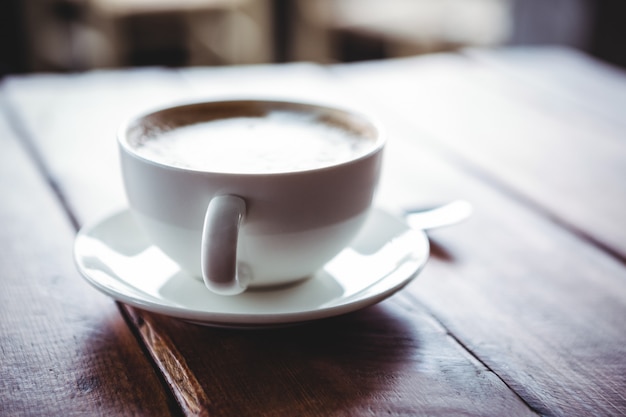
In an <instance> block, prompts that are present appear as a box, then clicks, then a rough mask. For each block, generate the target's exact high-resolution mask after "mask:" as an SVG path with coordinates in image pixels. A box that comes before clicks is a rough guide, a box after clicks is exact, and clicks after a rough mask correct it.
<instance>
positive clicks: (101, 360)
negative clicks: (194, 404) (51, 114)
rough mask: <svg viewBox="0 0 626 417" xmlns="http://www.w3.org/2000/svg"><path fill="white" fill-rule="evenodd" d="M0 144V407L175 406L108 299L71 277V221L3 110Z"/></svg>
mask: <svg viewBox="0 0 626 417" xmlns="http://www.w3.org/2000/svg"><path fill="white" fill-rule="evenodd" d="M2 104H3V105H4V104H6V103H2ZM2 108H3V109H4V107H2ZM0 149H2V151H1V152H0V194H1V195H2V203H0V223H1V224H2V227H1V228H0V242H1V247H2V250H1V251H0V288H1V291H0V349H1V360H0V415H3V416H42V415H48V416H54V415H59V416H61V415H62V416H84V415H90V416H111V415H116V416H131V415H151V416H165V415H172V414H175V413H176V405H175V403H174V402H173V401H171V400H170V399H169V398H168V396H167V395H166V394H165V391H164V390H163V387H162V384H161V383H160V381H159V378H158V376H157V374H156V373H155V372H154V370H153V368H152V366H151V365H150V363H149V361H148V360H147V359H146V357H145V356H144V355H143V352H142V350H141V348H140V346H139V344H138V343H137V340H136V339H135V337H134V336H133V335H132V333H131V332H130V331H129V329H128V327H127V325H126V323H125V321H124V320H123V318H122V316H121V315H120V313H119V310H118V309H117V306H116V304H115V303H114V302H113V301H112V300H110V299H108V298H107V297H104V296H102V295H100V294H98V293H97V292H95V291H93V289H92V288H90V287H89V286H88V285H86V284H85V282H84V281H83V280H82V279H81V278H80V277H79V276H78V273H77V272H76V269H75V267H74V265H73V264H72V259H71V253H72V243H73V237H74V233H75V230H73V229H72V226H71V223H70V221H69V220H68V218H67V215H66V213H65V212H64V211H63V208H62V206H61V205H60V204H59V201H58V200H57V196H56V195H54V193H53V192H52V191H51V188H50V184H49V183H48V182H47V180H46V178H44V177H43V176H42V175H41V173H40V171H39V168H38V167H37V166H36V165H35V164H33V162H32V161H31V160H30V159H29V156H28V155H27V153H26V152H25V151H24V148H23V147H22V146H21V145H20V143H18V138H17V137H16V132H15V131H14V130H13V129H12V128H11V126H9V123H8V121H7V119H6V118H5V117H4V115H0Z"/></svg>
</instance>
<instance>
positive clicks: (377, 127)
mask: <svg viewBox="0 0 626 417" xmlns="http://www.w3.org/2000/svg"><path fill="white" fill-rule="evenodd" d="M237 103H239V104H246V103H248V104H254V103H258V104H263V105H268V106H270V107H271V106H276V107H281V106H283V107H284V106H297V107H299V108H301V109H306V108H309V109H319V110H321V111H331V112H339V113H341V114H343V115H349V116H352V117H356V118H358V119H360V120H361V121H363V122H365V123H366V124H368V125H369V127H370V128H371V129H372V130H373V132H374V133H375V137H374V138H373V141H374V143H373V145H372V147H371V149H369V150H368V151H367V152H365V153H363V154H362V155H359V156H358V157H356V158H351V159H348V160H345V161H341V162H337V163H333V164H331V165H326V166H321V167H314V168H308V169H303V170H295V171H278V172H260V173H254V172H252V173H248V172H228V171H226V172H224V171H211V170H207V169H199V168H193V167H180V166H176V165H171V164H167V163H164V162H159V161H155V160H153V159H150V158H146V157H143V156H142V155H140V154H138V153H137V152H136V151H135V149H134V147H133V146H132V145H131V144H130V142H129V140H128V138H129V135H128V132H129V130H130V128H131V127H132V126H133V125H136V124H137V123H138V122H139V121H140V120H141V119H145V118H147V117H149V116H151V115H155V114H157V113H160V112H165V111H171V110H176V109H182V108H185V107H189V108H192V107H197V106H203V105H215V106H218V105H220V104H228V105H232V104H237ZM117 142H118V145H119V146H120V147H121V149H123V150H124V152H125V153H126V154H127V155H129V156H131V157H133V158H135V159H138V160H140V161H142V162H144V163H148V164H151V165H154V166H157V167H159V168H161V169H167V170H172V171H178V172H189V173H198V174H209V175H225V176H246V177H247V176H254V177H261V176H280V175H286V174H287V175H297V174H306V173H311V172H320V171H326V170H331V169H335V168H337V167H342V166H347V165H351V164H354V163H357V162H358V161H361V160H364V159H368V158H370V157H372V156H374V155H376V154H378V153H380V152H381V151H382V149H383V148H384V146H385V144H386V142H387V140H386V135H385V134H384V131H383V129H382V127H381V124H380V123H379V122H378V120H377V119H376V118H375V117H373V116H371V115H369V114H366V113H364V112H361V111H357V110H355V109H351V108H347V107H345V106H337V105H333V104H325V103H316V102H312V101H301V100H285V99H263V98H222V99H214V100H213V99H209V100H206V99H205V100H196V101H184V102H178V103H170V104H166V105H160V106H156V107H152V108H150V109H147V110H146V109H144V110H143V111H140V112H136V113H135V114H133V115H131V116H129V117H127V118H126V119H125V120H124V121H123V122H122V123H121V124H120V126H119V128H118V130H117Z"/></svg>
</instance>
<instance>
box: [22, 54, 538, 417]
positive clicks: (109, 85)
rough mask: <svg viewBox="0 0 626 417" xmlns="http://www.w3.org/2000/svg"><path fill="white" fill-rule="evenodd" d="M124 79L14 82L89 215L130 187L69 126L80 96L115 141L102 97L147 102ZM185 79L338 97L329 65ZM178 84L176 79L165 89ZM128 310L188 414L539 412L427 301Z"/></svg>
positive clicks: (49, 156)
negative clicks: (347, 308)
mask: <svg viewBox="0 0 626 417" xmlns="http://www.w3.org/2000/svg"><path fill="white" fill-rule="evenodd" d="M123 74H124V73H119V74H91V75H88V76H85V77H86V78H85V79H84V80H85V82H82V83H77V84H74V83H73V82H71V81H70V80H69V79H66V78H64V77H58V78H57V79H55V80H54V84H52V83H51V84H49V88H47V89H42V88H35V86H36V85H37V83H38V80H37V79H34V80H32V83H31V80H15V81H14V82H13V83H12V85H11V86H10V87H11V88H10V92H11V94H10V100H11V101H12V102H13V103H15V105H16V106H18V107H19V114H20V117H21V119H22V120H25V121H27V123H28V127H29V131H30V132H34V133H33V138H34V140H35V141H36V142H37V144H38V148H39V149H40V150H42V151H43V152H44V157H45V160H46V162H47V163H48V164H49V165H50V166H52V167H65V169H66V171H64V172H65V175H63V176H60V178H59V181H60V182H61V185H62V189H63V190H66V191H67V196H68V202H69V204H70V205H71V207H72V208H73V210H75V212H76V217H77V218H78V219H86V218H90V217H92V216H93V213H94V212H95V211H96V209H94V205H93V203H92V202H91V201H90V200H92V199H98V200H99V199H101V197H100V195H106V196H112V198H113V197H114V196H119V195H121V191H120V187H121V185H120V184H119V183H118V182H116V181H106V180H101V179H99V178H94V176H93V175H89V173H88V172H84V171H82V168H81V166H82V165H72V164H70V165H69V166H65V165H64V164H63V163H62V161H63V159H64V158H68V157H70V155H76V153H78V150H79V149H80V152H81V155H82V157H83V158H84V160H85V161H96V160H99V158H100V155H99V153H98V152H97V150H98V149H100V146H102V145H99V144H95V143H93V144H92V146H90V147H85V148H83V147H78V145H77V143H80V141H79V140H77V139H76V138H72V135H75V131H74V130H73V129H72V128H71V127H70V125H69V124H68V123H64V121H67V120H68V116H67V115H70V114H73V112H74V111H75V109H76V106H77V103H80V100H78V99H77V98H76V97H81V96H85V97H89V98H90V100H91V101H92V102H94V103H102V106H101V107H100V108H99V110H98V111H95V112H91V113H89V114H87V113H86V114H85V115H84V117H86V118H87V119H86V120H84V121H83V122H82V123H81V126H84V127H85V130H84V131H82V130H81V136H82V137H90V138H93V140H94V142H96V141H102V140H107V141H108V140H109V138H108V137H105V136H104V135H102V134H101V133H100V132H97V131H95V126H98V123H96V122H95V121H91V122H90V119H89V118H90V117H101V116H100V115H101V114H102V113H107V112H109V111H113V110H111V109H110V108H109V107H108V106H109V104H108V102H107V101H106V100H101V98H100V96H101V95H105V96H110V97H115V96H118V97H119V99H118V100H111V101H110V102H111V103H113V102H117V101H120V100H122V97H124V99H125V100H130V101H135V100H138V99H137V97H135V95H136V94H140V93H141V89H137V90H136V89H134V85H133V84H132V83H131V82H128V81H125V80H124V79H125V76H124V75H123ZM127 76H128V80H137V77H136V76H135V75H133V74H132V73H130V74H128V75H127ZM183 76H184V77H183V78H184V79H185V80H186V81H185V83H186V84H181V85H180V86H178V88H183V87H184V86H185V85H186V88H187V89H188V94H189V97H199V96H211V97H214V96H217V95H223V94H237V93H239V92H240V91H243V90H246V91H252V92H254V93H258V94H267V93H268V91H269V90H270V89H272V88H273V87H274V86H277V85H278V86H280V87H279V88H280V89H281V92H280V93H281V94H285V95H289V94H298V91H300V93H299V94H301V95H302V96H303V97H307V94H311V96H310V97H317V98H322V96H324V95H325V96H326V99H327V100H328V93H329V90H328V89H325V90H323V91H318V90H317V88H318V87H320V78H319V77H320V75H319V70H315V69H314V70H312V69H311V67H309V66H306V65H305V66H294V67H286V68H283V69H282V70H279V71H277V72H274V71H273V70H271V71H270V70H268V69H267V68H265V67H255V68H248V69H239V70H236V71H234V72H231V71H225V70H223V69H215V70H193V71H191V70H190V72H188V73H187V72H185V73H184V74H183ZM88 77H92V78H91V80H92V81H93V85H95V86H96V87H95V88H90V83H89V82H86V81H87V79H88ZM107 79H108V80H114V79H115V80H117V82H116V83H113V82H109V81H107ZM169 80H170V77H169V76H166V77H165V80H164V84H166V85H167V84H168V83H169ZM323 80H324V79H323V78H322V84H323ZM151 83H152V88H153V89H154V91H160V88H161V87H162V85H161V83H159V82H158V79H156V78H155V79H152V80H151ZM245 85H247V86H248V87H245ZM253 85H256V86H264V87H256V88H252V86H253ZM219 86H231V87H232V89H231V90H229V91H227V90H228V89H227V88H221V89H220V88H219ZM298 86H300V87H298ZM326 87H328V85H326ZM331 87H332V86H331ZM248 88H249V89H248ZM297 88H300V90H297ZM61 90H62V91H63V95H62V99H59V100H57V101H56V102H55V106H54V107H51V106H48V107H46V108H41V107H36V108H38V109H39V112H40V113H39V116H38V117H34V116H33V110H32V107H31V106H37V104H36V103H38V102H46V101H48V100H50V99H51V97H60V95H59V93H60V91H61ZM332 90H333V89H332V88H331V89H330V91H331V92H332ZM311 91H312V92H311ZM274 92H275V91H274ZM307 92H308V93H307ZM275 93H276V92H275ZM275 95H276V94H273V96H275ZM42 120H56V123H55V125H54V129H45V128H44V127H43V126H42V125H41V121H42ZM89 126H92V130H90V129H89V128H88V127H89ZM51 138H55V140H58V142H57V145H58V146H56V147H52V146H46V145H45V143H46V142H48V141H50V140H51ZM112 162H113V160H112V159H111V160H109V162H107V163H106V164H107V166H106V167H105V166H102V171H101V172H107V173H109V172H111V173H112V172H114V171H116V170H117V169H118V168H117V166H116V164H113V163H112ZM85 163H86V164H89V162H85ZM58 169H59V170H60V168H58ZM53 172H57V171H56V170H53ZM59 172H60V171H59ZM78 175H87V177H86V178H85V180H84V181H85V182H89V181H90V179H94V181H95V183H97V185H98V186H97V187H88V186H85V187H80V192H78V191H79V190H78V186H77V185H76V183H75V182H73V181H69V180H68V179H69V178H71V177H73V176H78ZM118 202H119V201H117V202H116V203H118ZM110 206H112V205H110ZM98 210H99V209H98ZM127 311H128V312H129V315H130V317H131V318H132V320H133V322H134V323H135V325H136V327H137V329H138V331H139V332H140V334H141V335H142V337H143V338H144V342H145V344H146V347H147V349H148V350H149V351H150V352H151V354H152V355H153V357H154V358H155V360H156V361H157V363H158V364H159V366H160V368H161V370H162V371H163V372H164V374H165V378H166V379H167V380H168V382H169V383H170V384H171V388H172V390H173V392H174V393H175V395H176V396H177V398H178V400H179V402H180V403H181V405H182V407H183V409H184V411H185V412H186V414H188V415H201V414H202V413H205V414H211V415H233V414H234V415H281V414H283V415H284V414H285V413H288V414H297V415H333V414H337V415H378V414H386V413H389V414H392V415H401V414H414V413H424V414H429V415H449V414H459V415H460V414H470V415H487V416H488V415H494V416H496V415H503V414H507V415H520V416H521V415H536V414H535V413H534V412H533V411H532V410H531V409H529V408H528V407H527V405H526V404H524V402H523V401H521V400H520V399H519V397H518V396H517V395H516V394H515V393H513V392H512V391H511V390H510V389H509V388H508V387H507V386H506V385H505V384H504V383H502V381H501V380H500V379H499V378H498V377H497V376H496V375H494V374H493V373H491V372H490V371H489V370H488V369H486V368H485V367H484V366H483V365H482V364H481V363H480V362H478V361H476V360H475V359H474V358H473V357H472V356H471V355H469V354H468V353H467V352H466V351H465V350H464V349H463V348H462V346H460V345H459V344H458V343H457V342H456V341H455V340H454V339H453V338H451V337H450V336H449V335H448V334H447V332H446V330H445V329H443V328H442V327H441V326H440V325H439V324H438V323H437V322H436V321H433V319H432V318H431V317H430V315H429V314H428V313H427V312H426V311H425V310H424V308H423V307H421V306H420V305H419V303H414V302H413V301H412V300H409V299H407V298H406V297H405V296H403V295H402V294H399V295H397V296H395V297H393V298H391V299H390V300H388V301H386V302H384V303H382V304H380V305H379V306H377V307H374V308H371V309H367V310H364V311H361V312H358V313H355V314H351V315H348V316H346V317H340V318H337V319H331V320H325V321H322V322H319V323H313V324H311V325H307V326H303V327H295V328H287V329H278V330H271V331H259V332H241V331H232V330H219V329H207V328H202V327H199V326H196V325H191V324H187V323H183V322H180V321H177V320H173V319H170V318H167V317H163V316H159V315H155V314H150V313H147V312H144V311H141V310H137V309H133V308H127Z"/></svg>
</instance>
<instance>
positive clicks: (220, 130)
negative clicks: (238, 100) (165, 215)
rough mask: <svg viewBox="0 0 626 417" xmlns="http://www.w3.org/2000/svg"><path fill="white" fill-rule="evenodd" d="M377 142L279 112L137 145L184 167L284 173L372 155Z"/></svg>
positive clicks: (148, 153)
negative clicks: (369, 153)
mask: <svg viewBox="0 0 626 417" xmlns="http://www.w3.org/2000/svg"><path fill="white" fill-rule="evenodd" d="M373 143H374V141H373V140H372V139H369V138H364V137H362V136H358V135H356V134H353V133H350V132H348V131H346V130H344V129H341V128H339V127H334V126H331V125H328V124H324V123H322V122H320V121H316V120H314V118H313V117H312V116H309V115H304V114H298V113H291V112H273V113H270V114H269V115H267V116H264V117H234V118H228V119H219V120H214V121H209V122H202V123H197V124H192V125H188V126H183V127H179V128H176V129H173V130H170V131H165V132H163V133H160V134H159V135H157V136H156V137H155V138H149V139H146V140H144V141H143V142H142V143H141V144H140V145H137V146H136V147H135V151H136V152H137V154H139V155H141V156H143V157H144V158H147V159H150V160H153V161H156V162H160V163H163V164H166V165H172V166H176V167H182V168H190V169H196V170H202V171H213V172H228V173H278V172H291V171H304V170H308V169H314V168H320V167H326V166H331V165H334V164H337V163H340V162H344V161H349V160H351V159H354V158H356V157H359V156H362V155H364V154H366V153H367V152H368V151H369V150H371V149H372V147H373Z"/></svg>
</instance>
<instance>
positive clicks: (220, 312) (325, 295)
mask: <svg viewBox="0 0 626 417" xmlns="http://www.w3.org/2000/svg"><path fill="white" fill-rule="evenodd" d="M428 254H429V245H428V238H427V237H426V235H425V234H424V232H422V231H417V230H413V229H410V228H409V227H408V226H407V225H406V223H404V221H402V220H401V219H399V218H397V217H394V216H392V215H390V214H388V213H386V212H384V211H382V210H379V209H375V210H373V211H372V213H371V215H370V217H369V219H368V221H367V223H366V225H365V227H364V228H363V230H362V232H361V233H360V234H359V236H358V237H357V238H356V239H355V241H354V242H353V244H352V245H351V246H350V247H348V248H346V249H345V250H344V251H343V252H341V253H340V254H339V255H337V257H336V258H334V259H333V260H332V261H330V262H329V263H328V264H327V265H326V267H325V268H324V269H323V270H322V271H320V272H318V273H317V274H316V275H315V276H314V277H312V278H309V279H307V280H305V281H301V282H299V283H296V284H292V285H289V286H285V287H280V288H273V289H265V290H248V291H246V292H244V293H243V294H240V295H237V296H220V295H216V294H213V293H211V292H209V290H207V289H206V288H205V287H204V284H203V282H202V281H201V280H198V279H195V278H193V277H190V276H189V275H187V274H186V273H185V272H183V271H181V270H180V268H179V267H178V266H177V265H176V264H175V263H174V262H173V261H172V260H170V259H169V258H168V257H167V256H165V255H164V254H163V253H162V252H161V251H160V250H159V249H157V248H156V247H154V246H152V245H151V244H150V242H149V241H148V240H147V238H146V237H145V236H144V235H143V233H142V232H141V231H140V230H139V228H138V226H137V225H136V224H135V222H134V219H133V217H132V215H131V213H130V212H129V211H122V212H119V213H117V214H114V215H112V216H110V217H108V218H105V219H103V220H102V221H100V222H98V223H96V224H94V225H91V226H87V227H84V228H83V229H82V230H81V231H80V232H79V233H78V235H77V237H76V241H75V243H74V258H75V261H76V264H77V266H78V269H79V270H80V272H81V273H82V274H83V276H84V277H85V278H86V279H87V281H88V282H89V283H90V284H92V285H93V286H94V287H96V288H97V289H98V290H100V291H102V292H104V293H105V294H108V295H110V296H111V297H113V298H114V299H116V300H119V301H121V302H123V303H126V304H130V305H132V306H135V307H138V308H141V309H144V310H148V311H152V312H155V313H160V314H165V315H168V316H172V317H177V318H179V319H183V320H186V321H191V322H195V323H200V324H203V325H208V326H222V327H224V326H225V327H267V326H274V325H286V324H294V323H300V322H305V321H310V320H317V319H321V318H326V317H332V316H337V315H340V314H344V313H348V312H351V311H355V310H358V309H361V308H363V307H366V306H369V305H371V304H375V303H377V302H379V301H381V300H383V299H385V298H387V297H389V296H390V295H392V294H393V293H395V292H396V291H398V290H400V289H401V288H403V287H404V286H405V285H406V284H408V283H409V282H410V281H411V280H412V279H413V278H414V277H415V276H416V275H417V273H418V272H419V271H420V270H421V269H422V267H423V266H424V264H425V263H426V260H427V259H428Z"/></svg>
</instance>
